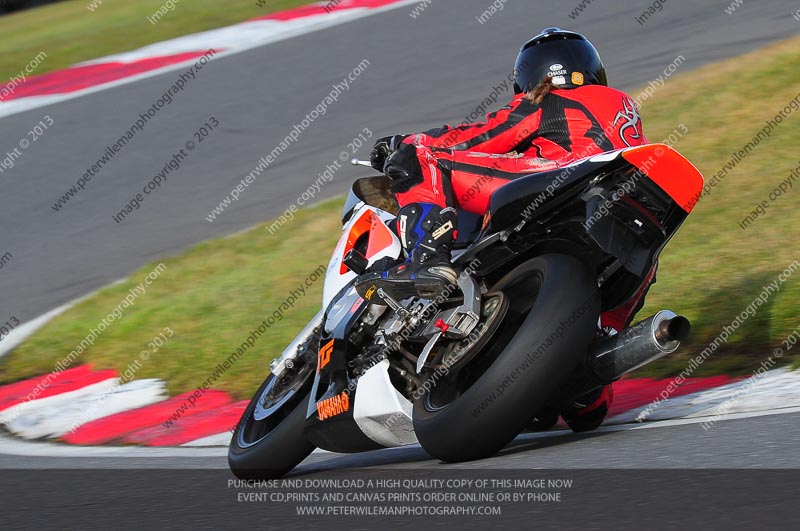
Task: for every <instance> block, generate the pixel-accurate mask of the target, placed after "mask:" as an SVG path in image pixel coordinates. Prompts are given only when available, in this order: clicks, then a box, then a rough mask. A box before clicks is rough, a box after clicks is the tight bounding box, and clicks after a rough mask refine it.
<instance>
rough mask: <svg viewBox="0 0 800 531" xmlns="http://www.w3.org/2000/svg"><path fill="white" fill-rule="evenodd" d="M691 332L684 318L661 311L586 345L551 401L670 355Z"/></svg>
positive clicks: (571, 396)
mask: <svg viewBox="0 0 800 531" xmlns="http://www.w3.org/2000/svg"><path fill="white" fill-rule="evenodd" d="M691 331H692V325H691V323H690V322H689V320H688V319H687V318H686V317H683V316H680V315H676V314H675V313H673V312H671V311H669V310H662V311H660V312H658V313H657V314H655V315H653V316H651V317H648V318H647V319H645V320H644V321H640V322H639V323H637V324H635V325H633V326H631V327H630V328H627V329H625V330H623V331H622V332H620V333H619V334H617V335H614V336H609V337H605V338H603V339H601V340H599V341H598V342H596V343H594V344H593V345H592V346H591V347H590V349H589V353H588V354H587V356H586V359H585V361H584V362H582V363H581V364H580V365H579V366H578V368H577V369H576V370H575V372H574V373H573V374H572V376H570V378H569V379H568V380H567V381H566V382H565V384H564V386H563V387H562V389H561V391H560V392H559V393H558V397H557V398H556V399H555V400H552V401H551V403H553V404H564V403H569V402H573V401H574V400H575V399H576V398H578V397H580V396H583V395H585V394H586V393H588V392H590V391H592V390H594V389H597V388H598V387H600V386H602V385H607V384H610V383H612V382H614V381H616V380H618V379H619V378H620V377H622V376H623V375H625V374H628V373H629V372H632V371H635V370H636V369H638V368H640V367H643V366H644V365H647V364H648V363H651V362H653V361H655V360H657V359H660V358H663V357H664V356H666V355H667V354H672V353H673V352H675V351H676V350H678V347H680V345H681V342H683V341H685V340H686V339H687V338H688V337H689V334H690V333H691Z"/></svg>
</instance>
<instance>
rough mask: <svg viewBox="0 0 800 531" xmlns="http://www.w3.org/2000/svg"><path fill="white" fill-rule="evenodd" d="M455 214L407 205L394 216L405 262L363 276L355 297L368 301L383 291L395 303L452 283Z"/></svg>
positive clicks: (427, 294)
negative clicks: (451, 256) (380, 290)
mask: <svg viewBox="0 0 800 531" xmlns="http://www.w3.org/2000/svg"><path fill="white" fill-rule="evenodd" d="M457 222H458V215H457V213H456V211H455V209H453V208H445V209H443V210H441V209H440V208H439V207H438V206H437V205H433V204H430V203H411V204H409V205H406V206H404V207H403V208H401V209H400V211H399V212H398V213H397V232H398V234H399V236H400V241H401V242H402V244H403V249H405V250H406V252H407V253H408V259H407V260H406V261H405V263H403V264H400V265H398V266H395V267H393V268H391V269H389V270H388V271H384V272H380V273H379V272H373V273H366V274H364V275H362V276H361V278H359V279H358V280H357V281H356V284H355V287H356V291H358V294H359V295H361V296H362V297H364V298H365V299H367V300H371V299H372V297H373V296H375V294H376V293H377V291H378V289H381V288H382V289H383V290H384V291H385V292H386V293H387V294H388V295H389V296H390V297H392V298H393V299H395V300H403V299H407V298H409V297H430V296H433V295H435V294H437V293H439V292H441V291H442V290H444V289H445V288H446V287H447V286H448V285H450V284H455V283H456V280H457V279H458V273H456V271H455V269H453V266H452V264H451V263H450V252H451V250H452V248H453V243H454V242H455V239H456V237H457V235H458V232H457V228H456V224H457Z"/></svg>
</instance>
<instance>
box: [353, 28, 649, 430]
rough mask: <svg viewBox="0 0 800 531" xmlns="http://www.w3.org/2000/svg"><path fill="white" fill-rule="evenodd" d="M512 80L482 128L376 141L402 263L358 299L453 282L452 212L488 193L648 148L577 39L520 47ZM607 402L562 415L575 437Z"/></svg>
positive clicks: (484, 199) (634, 307)
mask: <svg viewBox="0 0 800 531" xmlns="http://www.w3.org/2000/svg"><path fill="white" fill-rule="evenodd" d="M514 72H515V85H514V88H515V93H516V95H515V97H514V99H512V100H511V102H510V103H509V104H508V105H506V106H505V107H503V108H502V109H500V110H499V111H497V112H494V113H490V114H489V115H487V117H486V121H485V122H483V123H474V124H463V125H460V126H458V127H450V126H444V127H441V128H438V129H433V130H430V131H426V132H425V133H419V134H414V135H395V136H392V137H386V138H382V139H380V140H378V141H377V142H376V144H375V147H374V148H373V151H372V154H371V156H370V158H371V162H372V164H373V167H375V168H376V169H378V170H379V171H383V172H384V173H385V174H386V175H387V176H388V177H389V178H390V179H391V181H392V191H393V192H394V194H395V195H396V197H397V200H398V202H399V204H400V207H401V208H400V211H399V212H398V216H397V220H398V221H397V224H398V226H397V230H398V234H399V235H400V238H401V241H402V243H403V247H404V248H405V250H406V251H407V252H408V260H407V262H406V263H404V264H401V265H399V266H396V267H394V268H392V269H390V270H389V271H386V272H383V273H369V274H367V275H364V276H363V277H362V278H361V279H359V281H358V282H357V284H356V288H357V289H358V290H359V293H362V292H366V291H367V290H368V289H369V288H371V287H374V286H377V287H381V288H383V289H384V290H385V292H386V293H388V294H389V295H391V296H393V297H394V298H397V299H403V298H407V297H410V296H414V295H431V294H433V293H436V292H438V291H440V290H441V289H443V288H444V287H445V286H446V285H447V284H452V283H455V280H456V278H457V273H456V271H455V270H454V269H453V267H452V265H451V263H450V252H451V249H452V246H453V244H454V242H455V239H456V238H457V226H458V219H457V213H456V210H455V208H454V207H458V208H461V209H463V210H466V211H469V212H473V213H475V214H479V215H483V214H484V213H485V212H486V210H487V208H488V205H489V199H490V197H491V194H492V192H494V191H495V190H496V189H497V188H499V187H501V186H503V185H504V184H505V183H507V182H509V181H510V180H513V179H516V178H518V177H524V176H528V175H530V174H532V173H536V172H540V171H546V170H552V169H556V168H559V167H562V166H565V165H568V164H570V163H572V162H575V161H577V160H579V159H582V158H585V157H588V156H591V155H596V154H599V153H603V152H607V151H612V150H616V149H623V148H626V147H632V146H638V145H642V144H646V143H647V139H646V138H645V136H644V133H643V132H642V122H641V117H640V116H639V111H638V107H637V105H636V103H635V102H634V101H633V100H632V99H631V98H630V97H629V96H628V95H626V94H625V93H623V92H621V91H619V90H616V89H613V88H609V87H608V86H607V81H606V72H605V68H604V67H603V63H602V61H601V59H600V56H599V54H598V53H597V50H596V49H595V48H594V46H593V45H592V44H591V43H590V42H589V41H588V40H587V39H586V38H585V37H584V36H583V35H580V34H578V33H573V32H569V31H564V30H560V29H558V28H548V29H546V30H544V31H543V32H542V33H540V34H539V35H537V36H536V37H534V38H532V39H531V40H529V41H528V42H527V43H525V45H523V46H522V48H521V50H520V52H519V55H518V56H517V60H516V65H515V70H514ZM654 277H655V268H654V270H653V271H652V272H651V273H650V275H649V277H648V278H647V280H646V281H645V282H644V284H643V286H642V288H641V289H640V291H639V292H638V293H637V294H636V296H634V297H633V298H632V299H631V300H630V301H628V302H626V303H625V304H623V305H622V306H621V307H619V308H616V309H614V310H612V311H608V312H605V313H604V314H603V315H602V316H601V326H602V328H603V329H604V330H605V331H606V332H608V333H616V332H618V331H621V330H622V329H623V328H624V327H625V326H626V325H627V324H629V321H630V320H631V319H632V318H633V316H634V314H635V313H636V311H638V309H640V308H641V306H642V305H643V299H644V295H645V293H646V291H647V288H648V287H649V285H650V283H652V282H653V281H654ZM363 294H364V293H362V295H363ZM612 398H613V393H612V391H611V386H610V385H609V386H606V387H604V388H600V389H598V390H597V391H595V392H592V393H590V394H589V395H587V396H585V397H581V398H580V399H578V401H577V402H576V403H575V404H571V405H570V406H569V407H565V408H563V409H562V411H561V412H560V413H561V415H562V416H563V417H564V419H565V420H566V421H567V422H568V424H569V425H570V427H572V428H573V429H574V430H575V431H586V430H590V429H594V428H596V427H597V426H599V425H600V423H602V421H603V419H604V417H605V415H606V413H607V412H608V408H609V407H610V405H611V401H612Z"/></svg>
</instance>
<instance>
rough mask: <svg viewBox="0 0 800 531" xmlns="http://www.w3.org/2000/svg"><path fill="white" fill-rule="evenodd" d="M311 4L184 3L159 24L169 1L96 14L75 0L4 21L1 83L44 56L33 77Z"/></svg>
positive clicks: (120, 0)
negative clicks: (152, 19)
mask: <svg viewBox="0 0 800 531" xmlns="http://www.w3.org/2000/svg"><path fill="white" fill-rule="evenodd" d="M95 1H100V0H95ZM310 1H311V0H269V1H268V2H266V3H265V4H264V6H263V7H259V6H258V5H257V4H256V0H225V1H224V2H220V1H219V0H182V1H181V2H178V3H176V4H175V10H174V11H172V12H170V13H168V14H166V15H164V16H163V17H162V18H160V19H159V20H158V22H157V23H156V24H151V23H150V22H149V21H148V20H147V17H149V16H152V15H153V14H154V13H155V12H156V11H157V10H158V9H159V8H160V7H161V6H162V5H164V3H165V2H164V0H136V1H131V0H104V1H103V2H102V4H101V5H99V6H97V7H96V9H95V10H94V12H92V11H89V10H88V9H87V6H88V5H90V4H91V2H92V0H69V1H64V2H58V3H55V4H49V5H45V6H41V7H37V8H35V9H29V10H24V11H19V12H16V13H12V14H10V15H6V16H4V17H0V35H2V40H3V53H2V54H0V79H2V80H7V79H10V78H11V77H12V76H16V75H18V74H19V73H20V71H22V70H23V69H24V68H25V66H26V65H27V64H29V62H30V61H31V60H32V59H33V58H34V57H36V56H37V54H39V52H42V51H44V52H45V53H46V54H47V58H46V59H45V60H44V62H43V63H42V64H41V65H40V66H39V67H38V68H37V69H36V70H35V72H33V74H43V73H45V72H49V71H52V70H58V69H60V68H65V67H68V66H70V65H73V64H75V63H79V62H82V61H88V60H90V59H96V58H98V57H102V56H105V55H110V54H114V53H119V52H126V51H131V50H134V49H136V48H139V47H141V46H145V45H147V44H153V43H155V42H159V41H163V40H166V39H172V38H174V37H180V36H182V35H187V34H190V33H196V32H198V31H204V30H209V29H214V28H218V27H221V26H226V25H229V24H235V23H237V22H242V21H243V20H247V19H251V18H255V17H258V16H261V15H266V14H269V13H271V12H275V11H281V10H284V9H288V8H292V7H296V6H299V5H303V4H308V3H310Z"/></svg>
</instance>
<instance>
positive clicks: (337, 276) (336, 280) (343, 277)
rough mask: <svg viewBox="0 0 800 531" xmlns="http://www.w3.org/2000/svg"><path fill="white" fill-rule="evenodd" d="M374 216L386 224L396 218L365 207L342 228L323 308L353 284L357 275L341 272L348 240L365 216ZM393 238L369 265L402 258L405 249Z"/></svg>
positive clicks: (397, 239)
mask: <svg viewBox="0 0 800 531" xmlns="http://www.w3.org/2000/svg"><path fill="white" fill-rule="evenodd" d="M372 215H376V216H378V217H379V218H380V219H381V220H383V221H384V223H385V222H387V221H390V220H393V219H394V216H393V215H392V214H389V213H388V212H385V211H383V210H381V209H379V208H375V207H372V206H369V205H364V206H362V207H361V208H359V209H358V210H356V212H355V213H354V214H353V216H352V217H351V218H350V221H348V222H347V223H346V224H345V225H344V227H342V237H341V238H340V239H339V243H338V244H337V245H336V249H335V250H334V251H333V256H332V257H331V261H330V262H329V263H328V272H327V274H326V275H325V288H324V289H323V294H322V307H323V308H327V307H328V305H330V303H331V301H332V300H333V298H334V297H335V296H336V294H337V293H339V292H340V291H341V290H342V289H343V288H344V287H345V286H347V284H349V283H350V282H352V281H353V279H354V278H356V276H357V275H356V274H355V273H353V272H352V271H349V270H348V271H347V272H346V273H345V274H342V272H341V267H342V260H344V254H345V249H346V248H347V240H348V237H349V235H350V232H351V230H352V229H353V227H354V226H355V225H356V224H357V223H359V221H362V222H363V220H362V218H363V217H364V216H372ZM391 238H392V243H391V245H389V246H388V247H386V248H385V249H383V250H382V251H380V252H378V253H376V254H374V255H373V256H369V257H368V258H369V264H368V265H372V264H374V263H375V262H376V261H378V260H381V259H382V258H386V257H391V258H398V257H399V256H400V253H401V252H402V249H403V248H402V245H401V244H400V239H399V238H398V237H397V236H395V235H394V233H391Z"/></svg>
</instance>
